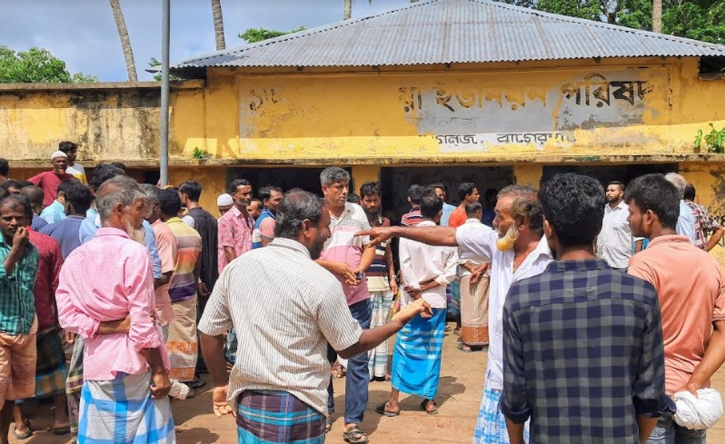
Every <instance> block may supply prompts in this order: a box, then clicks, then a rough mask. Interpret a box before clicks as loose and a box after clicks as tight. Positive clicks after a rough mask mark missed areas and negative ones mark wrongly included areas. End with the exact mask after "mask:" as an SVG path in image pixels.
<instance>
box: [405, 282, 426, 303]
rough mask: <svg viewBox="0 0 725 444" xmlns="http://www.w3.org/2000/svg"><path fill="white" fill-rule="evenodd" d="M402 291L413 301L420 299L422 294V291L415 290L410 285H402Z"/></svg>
mask: <svg viewBox="0 0 725 444" xmlns="http://www.w3.org/2000/svg"><path fill="white" fill-rule="evenodd" d="M403 290H405V292H406V293H408V296H410V297H411V298H412V299H415V300H417V299H418V298H420V294H421V293H422V290H421V289H420V288H416V287H413V286H410V285H404V286H403Z"/></svg>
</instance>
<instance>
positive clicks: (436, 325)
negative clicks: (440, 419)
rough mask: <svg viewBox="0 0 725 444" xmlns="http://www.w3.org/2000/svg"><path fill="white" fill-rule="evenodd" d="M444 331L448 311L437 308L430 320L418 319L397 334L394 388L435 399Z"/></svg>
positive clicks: (414, 319)
mask: <svg viewBox="0 0 725 444" xmlns="http://www.w3.org/2000/svg"><path fill="white" fill-rule="evenodd" d="M445 329H446V310H445V309H444V308H434V309H433V316H432V317H431V318H429V319H425V318H423V317H421V316H416V317H414V318H413V319H412V320H411V321H410V322H408V323H407V324H405V327H403V329H402V330H400V331H399V332H398V337H397V339H396V341H395V350H394V351H393V369H392V384H393V388H394V389H396V390H400V391H401V392H403V393H408V394H411V395H417V396H420V397H421V398H424V399H433V398H435V396H436V393H438V382H439V380H440V376H441V355H442V352H443V335H444V333H445Z"/></svg>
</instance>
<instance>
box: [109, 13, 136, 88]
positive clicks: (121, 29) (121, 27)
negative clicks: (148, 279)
mask: <svg viewBox="0 0 725 444" xmlns="http://www.w3.org/2000/svg"><path fill="white" fill-rule="evenodd" d="M109 1H110V3H111V9H112V10H113V18H114V20H116V28H117V29H118V36H119V37H120V39H121V47H122V48H123V58H124V59H126V71H127V72H128V80H129V82H138V74H137V73H136V62H135V61H134V59H133V49H132V48H131V38H130V37H129V36H128V29H126V20H125V19H124V18H123V10H122V9H121V2H120V0H109Z"/></svg>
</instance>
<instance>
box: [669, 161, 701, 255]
mask: <svg viewBox="0 0 725 444" xmlns="http://www.w3.org/2000/svg"><path fill="white" fill-rule="evenodd" d="M665 179H667V181H669V182H670V183H671V184H673V185H674V186H675V188H677V192H678V193H680V217H678V218H677V234H679V235H682V236H687V237H689V238H690V242H691V243H692V244H693V245H694V244H695V241H696V240H697V238H696V237H695V215H694V214H693V213H692V208H690V207H689V206H687V203H686V202H685V200H684V197H685V187H687V179H685V178H684V177H683V176H681V175H680V174H677V173H667V174H665Z"/></svg>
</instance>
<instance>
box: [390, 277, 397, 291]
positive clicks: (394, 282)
mask: <svg viewBox="0 0 725 444" xmlns="http://www.w3.org/2000/svg"><path fill="white" fill-rule="evenodd" d="M390 291H391V292H392V293H393V294H398V280H397V279H396V278H395V276H391V277H390Z"/></svg>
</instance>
